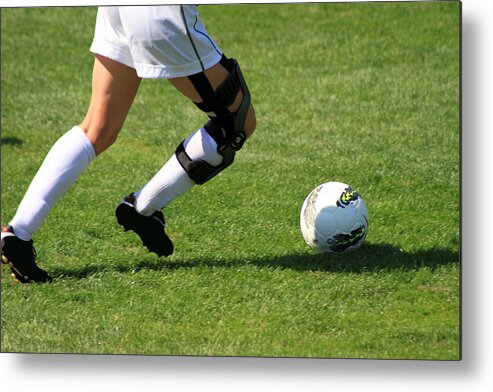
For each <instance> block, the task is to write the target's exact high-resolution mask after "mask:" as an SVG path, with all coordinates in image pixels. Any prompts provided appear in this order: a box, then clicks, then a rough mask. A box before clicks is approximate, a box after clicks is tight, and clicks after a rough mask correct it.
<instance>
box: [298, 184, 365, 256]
mask: <svg viewBox="0 0 493 392" xmlns="http://www.w3.org/2000/svg"><path fill="white" fill-rule="evenodd" d="M300 227H301V232H302V233H303V238H304V239H305V241H306V243H307V244H308V245H310V246H311V247H312V248H313V249H316V250H318V251H320V252H348V251H352V250H354V249H356V248H359V247H360V246H361V244H362V243H363V241H364V240H365V238H366V234H367V233H368V209H367V208H366V205H365V202H364V201H363V199H362V198H361V196H360V194H359V193H358V192H356V191H354V190H353V189H352V188H351V187H350V186H349V185H347V184H343V183H342V182H326V183H324V184H322V185H319V186H318V187H316V188H315V189H314V190H313V191H311V192H310V194H309V195H308V196H307V197H306V199H305V201H304V203H303V206H302V207H301V214H300Z"/></svg>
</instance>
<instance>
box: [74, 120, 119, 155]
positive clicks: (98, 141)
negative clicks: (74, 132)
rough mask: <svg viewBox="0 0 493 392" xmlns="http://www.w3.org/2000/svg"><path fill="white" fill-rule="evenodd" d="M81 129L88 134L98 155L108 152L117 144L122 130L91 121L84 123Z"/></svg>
mask: <svg viewBox="0 0 493 392" xmlns="http://www.w3.org/2000/svg"><path fill="white" fill-rule="evenodd" d="M79 127H80V128H81V129H82V130H83V131H84V132H85V133H86V135H87V138H88V139H89V140H90V141H91V143H92V146H93V147H94V151H95V152H96V155H99V154H101V153H102V152H103V151H105V150H107V149H108V148H109V147H111V145H113V143H115V141H116V139H117V137H118V134H119V132H120V128H115V127H114V126H111V125H109V124H98V123H94V122H91V121H84V122H83V123H82V124H80V125H79Z"/></svg>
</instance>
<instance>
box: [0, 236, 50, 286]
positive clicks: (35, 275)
mask: <svg viewBox="0 0 493 392" xmlns="http://www.w3.org/2000/svg"><path fill="white" fill-rule="evenodd" d="M1 238H2V240H1V247H2V263H3V264H6V265H8V266H9V267H10V270H11V271H12V273H13V274H14V276H15V278H16V279H17V280H18V281H19V282H21V283H30V282H42V283H44V282H51V281H52V280H53V279H52V278H51V276H50V275H48V274H47V273H46V271H44V270H42V269H41V268H39V267H38V266H37V264H36V261H35V260H36V250H35V249H34V246H33V240H30V241H23V240H21V239H20V238H18V237H17V236H16V235H15V233H14V229H13V228H12V227H11V226H5V227H3V228H2V237H1Z"/></svg>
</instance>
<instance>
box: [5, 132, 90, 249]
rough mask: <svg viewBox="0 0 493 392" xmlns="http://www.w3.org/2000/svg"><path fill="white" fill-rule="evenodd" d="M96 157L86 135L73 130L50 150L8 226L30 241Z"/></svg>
mask: <svg viewBox="0 0 493 392" xmlns="http://www.w3.org/2000/svg"><path fill="white" fill-rule="evenodd" d="M95 157H96V153H95V151H94V147H93V146H92V144H91V142H90V140H89V139H88V138H87V136H86V134H85V132H84V131H83V130H82V129H81V128H79V127H73V128H72V129H71V130H70V131H68V132H67V133H65V135H63V136H62V137H61V138H60V139H58V141H57V142H56V143H55V144H54V145H53V147H51V150H50V151H49V152H48V155H46V158H45V160H44V161H43V164H42V165H41V167H40V168H39V170H38V172H37V173H36V175H35V176H34V179H33V180H32V182H31V185H30V186H29V188H28V190H27V192H26V194H25V195H24V198H23V199H22V202H21V203H20V205H19V207H18V208H17V213H16V214H15V216H14V218H13V219H12V221H11V222H10V223H9V224H10V225H11V226H12V227H13V228H14V231H15V234H16V235H17V237H19V238H20V239H21V240H24V241H28V240H30V239H31V238H32V236H33V234H34V233H35V232H36V231H37V230H38V228H39V226H41V223H43V221H44V220H45V218H46V216H47V215H48V213H49V212H50V210H51V208H52V207H53V205H54V204H55V203H56V202H57V201H58V199H60V197H61V196H62V194H63V193H65V191H67V189H68V188H69V187H70V186H71V185H72V184H73V183H74V182H75V180H76V179H77V178H78V177H79V176H80V175H81V174H82V172H83V171H84V170H85V169H86V168H87V166H89V163H91V161H92V160H93V159H94V158H95Z"/></svg>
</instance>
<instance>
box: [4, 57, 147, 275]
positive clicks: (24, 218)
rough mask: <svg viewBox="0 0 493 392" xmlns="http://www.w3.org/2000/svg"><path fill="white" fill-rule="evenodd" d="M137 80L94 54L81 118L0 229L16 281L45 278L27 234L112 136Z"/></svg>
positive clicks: (50, 154) (55, 147) (54, 149)
mask: <svg viewBox="0 0 493 392" xmlns="http://www.w3.org/2000/svg"><path fill="white" fill-rule="evenodd" d="M139 83H140V78H138V77H137V75H136V73H135V70H133V69H132V68H129V67H127V66H125V65H122V64H119V63H117V62H115V61H112V60H109V59H106V58H103V57H101V56H97V57H96V59H95V63H94V70H93V83H92V96H91V103H90V106H89V109H88V113H87V115H86V117H85V119H84V121H83V122H82V123H81V124H80V125H79V126H75V127H73V128H72V129H71V130H69V131H68V132H67V133H65V134H64V135H63V136H62V137H61V138H60V139H59V140H58V141H57V142H56V143H55V144H54V145H53V146H52V148H51V149H50V151H49V152H48V154H47V156H46V157H45V159H44V161H43V163H42V165H41V167H40V168H39V170H38V172H37V173H36V175H35V176H34V179H33V180H32V182H31V184H30V186H29V188H28V190H27V192H26V194H25V195H24V197H23V199H22V201H21V203H20V205H19V207H18V209H17V212H16V214H15V216H14V218H13V219H12V220H11V221H10V223H9V226H8V227H5V228H4V229H3V230H2V235H1V246H2V261H3V262H4V263H7V264H9V266H10V267H11V269H12V271H13V272H14V274H15V275H16V277H17V278H18V280H20V281H22V282H29V281H48V280H50V278H49V276H48V275H47V274H46V273H45V272H44V271H42V270H41V269H39V268H38V267H37V266H36V264H35V261H34V259H35V253H34V250H33V246H32V236H33V234H34V233H35V232H36V231H37V230H38V228H39V227H40V225H41V224H42V223H43V221H44V220H45V219H46V217H47V215H48V213H49V212H50V210H51V208H52V207H53V205H54V204H55V203H56V202H57V201H58V200H59V199H60V197H61V196H62V195H63V194H64V193H65V192H66V191H67V190H68V189H69V188H70V186H71V185H72V184H73V183H74V182H75V181H76V180H77V178H78V177H79V176H80V175H81V174H82V173H83V172H84V171H85V169H86V168H87V167H88V166H89V164H90V163H91V161H92V160H93V159H94V158H95V157H96V155H97V154H99V153H101V152H102V151H104V150H105V149H106V148H108V147H109V146H110V145H111V143H113V141H114V140H115V139H116V136H117V135H118V132H119V131H120V129H121V127H122V125H123V123H124V121H125V118H126V116H127V113H128V110H129V109H130V106H131V104H132V101H133V99H134V97H135V94H136V92H137V89H138V87H139Z"/></svg>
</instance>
